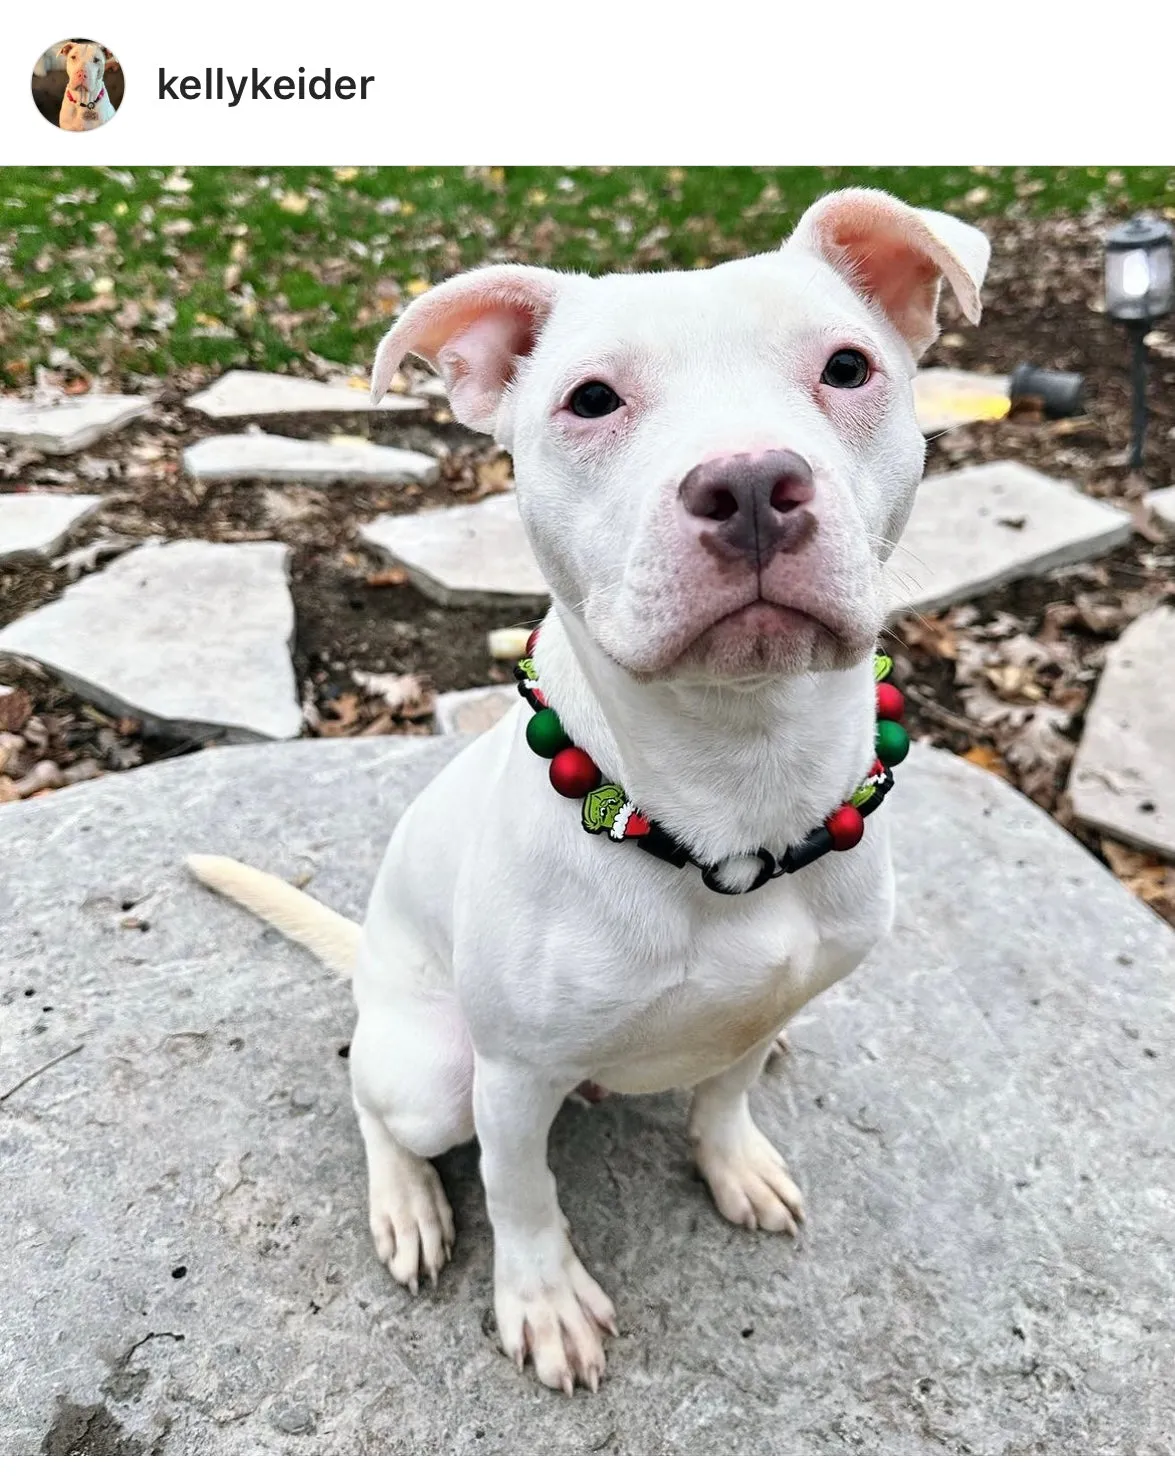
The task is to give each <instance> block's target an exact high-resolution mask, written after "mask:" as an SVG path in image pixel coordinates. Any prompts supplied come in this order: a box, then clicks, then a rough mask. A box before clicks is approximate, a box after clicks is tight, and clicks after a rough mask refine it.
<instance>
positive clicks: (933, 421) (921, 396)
mask: <svg viewBox="0 0 1175 1476" xmlns="http://www.w3.org/2000/svg"><path fill="white" fill-rule="evenodd" d="M1010 385H1011V379H1010V377H1009V376H1008V375H1006V374H975V373H972V372H971V371H970V370H967V369H922V370H920V371H919V372H918V373H917V374H915V376H914V414H915V415H916V416H917V418H918V428H919V430H921V431H922V433H923V435H927V436H933V435H938V434H939V433H940V432H942V431H948V430H954V429H955V427H956V426H960V425H971V424H973V423H974V422H975V421H977V420H1002V419H1003V418H1004V416H1005V415H1006V414H1007V413H1008V411H1009V409H1011V403H1012V402H1011V401H1010V400H1009V398H1008V390H1009V387H1010Z"/></svg>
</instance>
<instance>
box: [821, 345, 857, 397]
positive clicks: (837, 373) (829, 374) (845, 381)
mask: <svg viewBox="0 0 1175 1476" xmlns="http://www.w3.org/2000/svg"><path fill="white" fill-rule="evenodd" d="M868 378H869V360H868V359H867V358H866V357H865V355H864V354H863V353H861V352H860V350H858V349H837V351H836V353H835V354H833V356H832V358H831V359H829V361H828V363H827V364H825V366H824V373H823V374H822V375H821V376H820V381H821V383H822V384H830V385H832V387H833V389H860V388H861V386H862V385H863V384H864V383H865V381H866V380H867V379H868Z"/></svg>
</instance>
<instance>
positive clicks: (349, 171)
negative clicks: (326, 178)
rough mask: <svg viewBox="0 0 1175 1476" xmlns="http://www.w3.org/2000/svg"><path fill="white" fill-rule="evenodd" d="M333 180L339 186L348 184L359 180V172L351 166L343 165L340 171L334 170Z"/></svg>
mask: <svg viewBox="0 0 1175 1476" xmlns="http://www.w3.org/2000/svg"><path fill="white" fill-rule="evenodd" d="M335 178H336V179H337V180H338V181H339V182H340V183H341V184H349V183H350V182H351V180H353V179H358V178H359V171H358V169H356V168H355V166H354V165H353V164H345V165H344V166H343V167H342V168H341V169H336V170H335Z"/></svg>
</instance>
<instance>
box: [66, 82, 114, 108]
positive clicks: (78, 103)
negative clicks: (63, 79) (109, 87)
mask: <svg viewBox="0 0 1175 1476" xmlns="http://www.w3.org/2000/svg"><path fill="white" fill-rule="evenodd" d="M65 95H66V97H68V98H69V100H70V102H71V103H73V105H74V107H76V108H85V110H86V112H87V113H92V112H93V111H94V109H95V108H96V107H97V106H98V104H99V103H100V102H101V101H102V99H103V98H104V97H105V96H106V89H105V87H103V88H102V90H101V92H99V94H98V96H97V97H96V98H95V99H94V101H93V102H81V101H79V99H78V98H76V97H74V95H73V93H72V92H70V90H69V88H68V87H67V88H66V89H65Z"/></svg>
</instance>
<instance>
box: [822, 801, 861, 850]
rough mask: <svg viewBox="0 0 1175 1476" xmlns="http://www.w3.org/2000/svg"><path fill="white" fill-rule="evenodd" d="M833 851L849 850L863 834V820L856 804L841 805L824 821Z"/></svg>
mask: <svg viewBox="0 0 1175 1476" xmlns="http://www.w3.org/2000/svg"><path fill="white" fill-rule="evenodd" d="M824 826H825V829H826V830H827V831H828V833H829V835H830V836H831V837H832V849H833V850H834V851H851V850H852V849H853V847H854V846H855V845H856V844H857V842H858V841H859V840H860V839H861V837H862V836H863V835H864V834H865V822H864V820H862V819H861V812H860V810H858V809H857V807H856V805H841V807H840V809H839V810H834V811H833V813H832V814H831V815H829V817H828V819H827V820H826V821H825V822H824Z"/></svg>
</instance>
